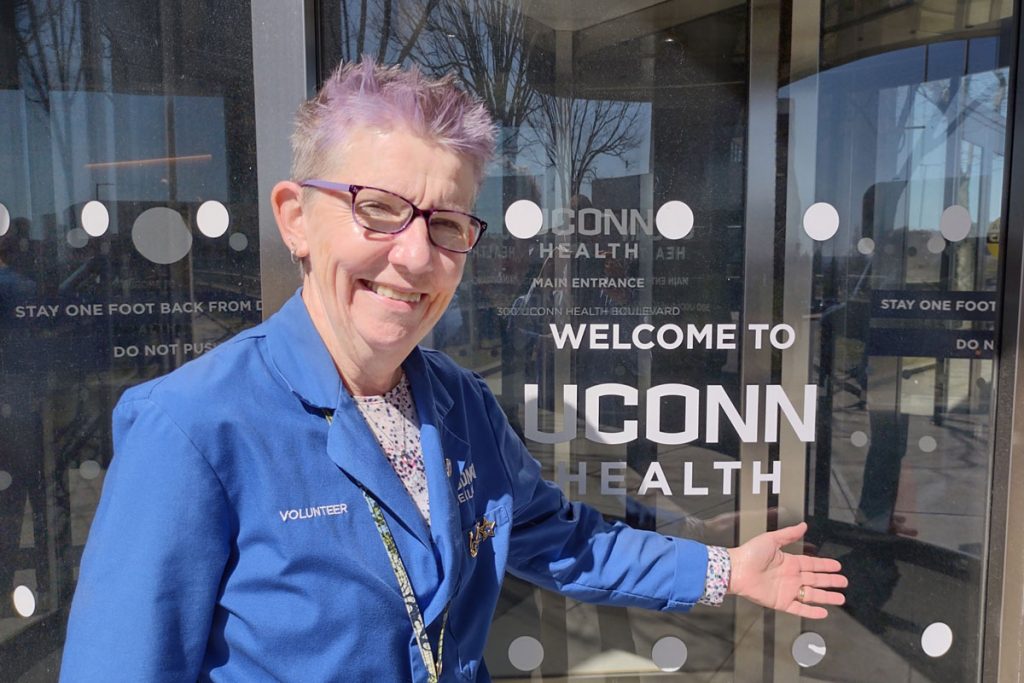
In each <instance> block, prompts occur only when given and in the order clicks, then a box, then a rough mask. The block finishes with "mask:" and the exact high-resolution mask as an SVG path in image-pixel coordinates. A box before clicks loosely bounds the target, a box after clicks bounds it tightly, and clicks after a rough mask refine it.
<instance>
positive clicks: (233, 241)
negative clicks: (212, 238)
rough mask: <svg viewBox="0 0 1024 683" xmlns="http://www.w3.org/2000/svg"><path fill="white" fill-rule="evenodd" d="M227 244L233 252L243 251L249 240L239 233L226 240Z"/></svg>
mask: <svg viewBox="0 0 1024 683" xmlns="http://www.w3.org/2000/svg"><path fill="white" fill-rule="evenodd" d="M228 244H229V245H231V248H232V249H234V250H235V251H245V248H246V247H247V246H249V238H248V237H246V236H245V235H243V234H242V233H240V232H236V233H234V234H232V235H231V237H229V238H228Z"/></svg>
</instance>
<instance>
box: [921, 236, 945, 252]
mask: <svg viewBox="0 0 1024 683" xmlns="http://www.w3.org/2000/svg"><path fill="white" fill-rule="evenodd" d="M925 246H927V247H928V251H930V252H932V253H933V254H941V253H942V252H943V250H944V249H945V248H946V240H945V239H943V237H942V235H932V236H931V237H929V238H928V244H926V245H925Z"/></svg>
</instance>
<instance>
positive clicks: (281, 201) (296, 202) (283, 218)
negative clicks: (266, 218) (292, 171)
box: [270, 180, 309, 259]
mask: <svg viewBox="0 0 1024 683" xmlns="http://www.w3.org/2000/svg"><path fill="white" fill-rule="evenodd" d="M270 204H271V206H273V208H274V220H276V221H277V229H278V230H279V231H280V232H281V239H282V240H284V244H285V246H286V247H288V251H289V252H291V253H292V254H293V255H294V257H295V258H297V259H303V258H306V257H307V256H309V240H308V237H307V235H306V229H307V226H306V216H305V207H303V205H302V187H301V186H300V185H299V184H298V183H294V182H292V181H290V180H282V181H281V182H279V183H278V184H277V185H274V189H273V190H271V192H270Z"/></svg>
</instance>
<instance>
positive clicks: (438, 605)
mask: <svg viewBox="0 0 1024 683" xmlns="http://www.w3.org/2000/svg"><path fill="white" fill-rule="evenodd" d="M404 368H405V374H406V377H408V378H409V385H410V386H411V388H412V394H413V400H414V401H415V402H416V411H417V412H418V413H419V418H420V439H421V442H422V445H423V465H424V468H425V469H426V473H427V490H428V493H429V495H430V534H431V537H432V540H433V543H434V549H435V552H436V553H437V556H438V559H439V560H440V563H441V570H442V578H441V585H440V586H438V589H437V592H436V593H435V595H434V597H433V599H431V601H430V604H428V605H427V607H426V609H424V610H423V618H424V620H425V621H426V622H427V623H431V622H432V621H433V620H434V619H435V618H436V617H438V616H439V615H440V614H441V612H442V611H443V610H444V607H445V605H447V604H448V603H449V602H450V600H451V598H452V596H453V595H454V593H455V590H456V589H457V587H458V585H459V578H460V571H461V569H462V557H461V552H462V548H463V543H462V526H461V523H460V520H459V506H458V504H457V503H456V501H455V494H454V491H453V482H454V478H457V477H458V472H457V471H453V472H452V475H449V474H448V471H447V467H446V465H445V458H446V457H448V458H451V459H452V461H453V462H454V460H455V452H457V451H458V450H459V449H460V448H461V449H463V452H465V450H468V449H469V445H468V444H466V442H465V441H463V440H461V439H459V438H458V437H455V436H454V435H452V434H451V433H450V432H448V431H447V430H446V429H444V426H443V419H444V416H445V415H446V414H447V413H448V411H449V410H451V407H452V403H453V401H452V398H451V395H449V393H448V391H447V390H446V389H445V387H444V386H443V385H442V384H441V383H440V382H439V381H438V380H437V378H436V377H433V376H432V373H431V372H430V369H429V367H428V366H427V364H426V361H425V359H424V358H423V353H422V352H421V351H420V350H419V348H416V349H414V350H413V352H412V354H410V356H409V358H407V359H406V362H405V364H404Z"/></svg>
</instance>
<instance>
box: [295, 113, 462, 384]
mask: <svg viewBox="0 0 1024 683" xmlns="http://www.w3.org/2000/svg"><path fill="white" fill-rule="evenodd" d="M343 156H344V160H343V161H342V163H341V164H340V165H339V167H338V168H337V169H336V170H335V171H334V172H333V173H331V174H329V175H328V176H326V177H325V178H323V180H329V181H332V182H339V183H348V184H355V185H368V186H371V187H377V188H381V189H384V190H389V191H391V192H394V193H396V194H398V195H401V196H402V197H405V198H406V199H408V200H410V201H411V202H413V203H414V204H415V205H416V206H418V207H420V208H421V209H439V208H444V209H458V210H462V211H469V210H470V209H472V204H473V200H474V197H475V194H476V188H477V183H476V179H475V175H474V172H473V168H472V165H471V164H470V163H469V162H468V161H466V160H465V159H463V158H462V157H460V156H458V155H457V154H455V153H453V152H450V151H447V150H444V149H442V148H440V147H438V146H436V145H434V144H432V143H430V142H428V141H426V140H424V139H422V138H420V137H417V136H416V135H414V134H412V133H410V132H407V131H405V130H401V129H398V130H392V131H389V132H383V133H382V132H379V131H374V130H369V129H365V128H364V129H358V130H356V131H354V132H353V133H352V134H350V135H349V136H348V139H347V140H346V144H345V149H344V155H343ZM306 196H307V199H306V200H305V202H304V204H303V211H302V214H303V226H304V230H303V232H304V234H305V239H306V245H305V246H306V247H307V249H308V259H309V272H308V274H307V276H306V278H305V288H306V290H308V291H305V296H306V297H307V304H309V308H310V313H311V315H312V316H313V318H314V322H315V323H317V327H318V329H319V330H320V331H321V334H322V335H324V334H325V329H329V330H330V334H329V336H333V339H325V341H326V342H327V343H328V347H329V348H331V351H332V355H335V362H336V363H338V364H339V367H342V370H343V372H344V370H345V368H344V365H346V364H347V363H351V364H356V367H360V365H361V364H364V363H365V362H366V361H368V360H373V361H375V362H376V361H381V360H388V361H389V362H391V363H392V364H393V365H394V367H395V368H397V367H398V364H400V363H401V362H402V360H404V359H405V357H406V356H407V355H408V354H409V352H410V351H411V350H412V348H413V347H414V346H415V345H416V344H417V343H419V342H420V341H421V340H422V339H423V337H424V336H426V334H427V333H428V332H429V331H430V330H431V328H432V327H433V326H434V324H435V323H436V322H437V321H438V319H440V317H441V315H442V314H443V313H444V311H445V309H446V308H447V306H448V303H449V302H450V301H451V299H452V296H453V295H454V293H455V288H456V287H457V286H458V284H459V280H460V279H461V278H462V268H463V266H464V265H465V262H466V256H465V255H464V254H456V253H452V252H449V251H445V250H443V249H440V248H438V247H435V246H434V245H433V244H431V242H430V239H429V238H428V236H427V226H426V223H425V222H424V220H423V218H422V217H420V218H416V219H414V220H413V222H412V224H411V225H409V226H408V227H407V228H406V229H405V230H404V231H403V232H401V233H398V234H395V235H385V234H380V233H375V232H371V231H369V230H366V229H364V228H362V227H360V226H358V225H356V224H355V223H354V221H353V220H352V211H351V199H352V197H351V195H350V194H348V193H333V192H324V191H321V190H306ZM302 251H307V250H301V251H300V255H302V253H301V252H302ZM310 297H312V298H315V299H317V300H318V301H311V299H310ZM317 303H319V311H318V310H317ZM321 316H323V318H324V319H321V320H317V318H319V317H321ZM339 355H340V356H341V357H340V358H339V357H338V356H339Z"/></svg>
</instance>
